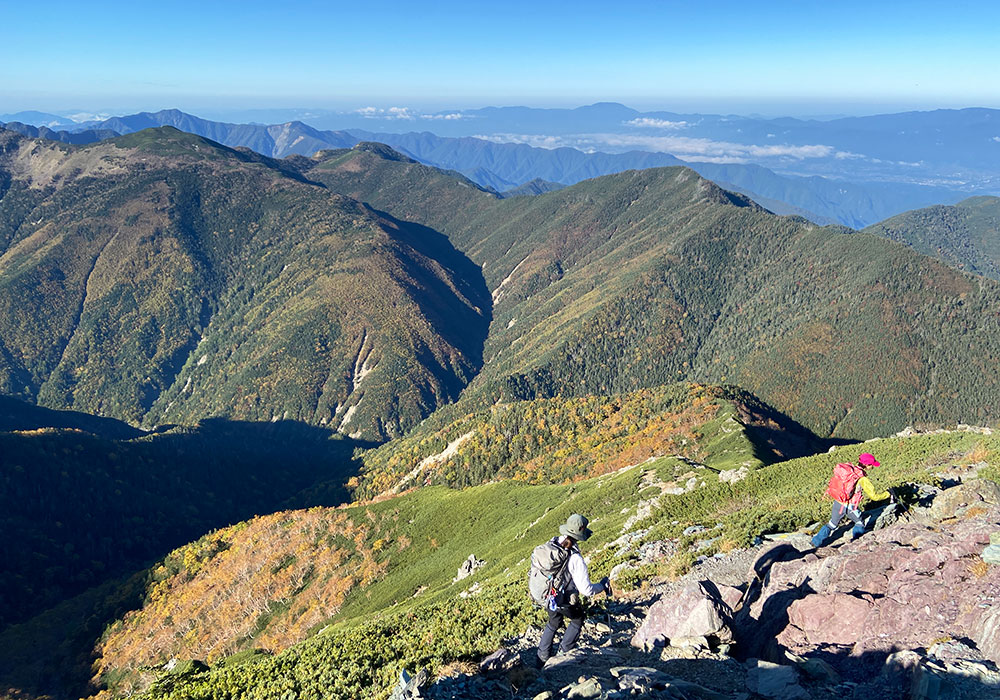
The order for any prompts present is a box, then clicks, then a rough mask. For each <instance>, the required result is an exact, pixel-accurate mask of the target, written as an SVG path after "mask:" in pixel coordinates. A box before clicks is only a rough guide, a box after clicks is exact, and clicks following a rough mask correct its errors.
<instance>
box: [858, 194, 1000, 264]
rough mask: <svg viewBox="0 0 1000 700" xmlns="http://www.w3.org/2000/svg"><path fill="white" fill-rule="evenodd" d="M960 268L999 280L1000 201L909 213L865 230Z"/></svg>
mask: <svg viewBox="0 0 1000 700" xmlns="http://www.w3.org/2000/svg"><path fill="white" fill-rule="evenodd" d="M865 231H866V232H868V233H873V234H876V235H879V236H885V237H886V238H890V239H892V240H894V241H899V242H900V243H904V244H905V245H908V246H910V247H912V248H913V249H914V250H916V251H918V252H920V253H923V254H924V255H930V256H932V257H936V258H938V259H940V260H941V261H943V262H945V263H947V264H949V265H951V266H953V267H957V268H959V269H960V270H967V271H969V272H975V273H977V274H980V275H984V276H986V277H989V278H991V279H995V280H1000V198H998V197H970V198H968V199H965V200H962V201H961V202H959V203H958V204H956V205H954V206H944V205H939V206H934V207H928V208H926V209H917V210H915V211H908V212H905V213H903V214H899V215H898V216H894V217H892V218H891V219H886V220H885V221H881V222H879V223H877V224H874V225H872V226H869V227H868V228H866V229H865Z"/></svg>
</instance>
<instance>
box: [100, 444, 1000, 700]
mask: <svg viewBox="0 0 1000 700" xmlns="http://www.w3.org/2000/svg"><path fill="white" fill-rule="evenodd" d="M998 448H1000V441H998V440H997V439H996V438H992V437H984V436H981V435H973V434H966V433H953V434H942V435H928V436H919V437H913V438H908V439H895V438H891V439H886V440H880V441H877V442H874V443H871V444H869V445H866V448H865V449H868V450H872V451H873V452H875V453H876V454H877V455H878V457H879V459H880V460H882V463H883V465H885V466H884V467H883V468H882V469H880V470H879V471H878V472H877V473H873V475H872V476H873V478H874V479H875V481H876V483H878V484H879V485H892V484H896V483H899V482H901V481H904V480H911V479H928V478H932V477H931V472H933V470H934V468H935V467H936V466H937V465H939V464H946V463H954V462H972V461H983V460H985V461H988V462H989V463H990V464H991V465H994V472H995V466H996V464H997V463H998V454H997V449H998ZM857 451H858V448H857V447H844V448H839V449H838V450H837V451H835V452H834V453H832V454H823V455H817V456H814V457H807V458H802V459H798V460H793V461H790V462H786V463H781V464H778V465H773V466H769V467H765V468H763V469H760V470H758V471H756V472H754V473H752V474H751V475H750V476H749V477H748V478H747V479H745V480H743V481H741V482H738V483H736V484H725V483H721V482H717V481H713V480H711V479H709V480H706V481H705V486H703V487H702V488H698V489H695V490H694V491H691V492H689V493H686V494H682V495H678V496H670V495H664V496H661V498H660V500H661V507H660V508H658V509H656V510H654V513H653V515H652V516H650V518H648V519H647V520H646V521H642V522H638V523H636V524H634V526H633V527H634V528H636V529H638V528H644V527H650V526H652V530H651V531H650V532H649V533H648V534H647V535H645V537H644V539H647V540H648V539H655V538H658V537H664V536H673V537H676V536H678V535H679V534H680V531H681V530H682V529H683V528H684V527H686V526H687V525H690V524H694V523H697V524H703V525H706V526H708V527H709V528H716V527H717V529H716V531H715V532H713V533H712V536H719V537H720V540H719V543H718V544H716V545H715V548H713V549H710V550H706V551H707V553H709V554H711V553H712V552H713V551H716V549H717V548H719V547H721V548H723V549H725V548H726V547H733V546H742V545H745V544H746V543H748V542H749V541H750V540H752V539H753V538H754V537H755V536H756V535H758V534H761V533H765V532H772V531H785V530H787V529H789V528H795V527H799V526H804V525H806V524H807V523H809V522H813V521H816V520H819V519H820V518H822V517H823V516H824V513H825V511H826V508H827V502H826V501H825V499H824V497H823V496H822V492H823V489H824V487H825V484H826V480H827V479H828V477H829V473H830V469H831V467H832V465H833V464H834V463H835V462H836V461H838V460H843V459H849V458H851V457H852V456H853V455H856V452H857ZM669 470H672V466H671V465H670V464H669V461H668V460H663V461H661V462H652V463H647V464H644V465H641V466H638V467H634V468H631V469H628V470H625V471H623V472H620V473H617V474H612V475H605V476H602V477H596V478H593V479H589V480H585V481H582V482H579V483H576V484H572V485H565V486H558V485H556V486H553V485H547V486H546V485H539V486H531V485H525V484H520V483H516V482H500V483H493V484H486V485H483V486H478V487H473V488H470V489H465V490H462V491H451V490H448V489H444V488H441V487H431V488H426V489H420V490H417V491H415V492H411V493H408V494H405V495H403V496H399V497H397V498H393V499H389V500H385V501H382V502H380V503H373V504H367V505H359V506H354V507H351V508H347V509H345V510H342V511H337V512H338V513H342V514H344V515H346V516H347V517H348V518H351V519H352V520H354V521H355V522H361V523H368V526H369V528H370V529H369V532H368V534H367V537H366V540H365V542H366V545H367V546H369V547H374V546H375V542H382V543H383V544H380V545H378V546H377V549H378V552H380V553H381V552H384V553H385V554H384V555H383V554H377V555H376V558H378V559H382V558H383V557H384V562H385V570H384V573H383V575H382V576H381V577H380V578H378V579H377V580H376V581H375V582H373V583H372V584H371V585H370V586H367V587H359V588H358V589H356V590H355V591H353V592H352V593H351V594H350V595H349V596H348V598H347V599H346V601H345V602H344V603H343V605H342V607H341V608H340V611H339V614H338V615H337V616H336V617H334V619H333V620H332V622H333V624H332V626H320V627H318V628H317V629H318V634H316V636H314V637H312V638H310V639H308V640H306V641H304V642H302V643H300V644H297V645H295V646H293V647H291V648H290V649H288V650H287V651H284V652H282V653H280V654H279V655H277V656H275V657H274V658H268V657H263V658H261V657H258V658H257V659H256V660H251V661H248V662H246V663H243V664H239V665H227V664H226V663H225V662H222V661H220V662H219V663H218V664H217V666H216V667H215V668H214V669H213V670H212V671H210V672H208V673H204V674H200V675H196V676H194V677H192V678H189V679H183V678H176V677H173V678H169V679H167V680H166V681H165V682H162V683H160V684H159V685H157V686H156V688H155V690H154V692H152V694H151V697H156V698H159V697H171V698H181V697H184V698H235V697H241V696H244V695H246V694H248V693H250V692H251V689H252V693H253V695H254V697H259V698H262V699H263V698H279V697H282V693H284V692H287V691H292V692H295V693H297V694H298V696H299V697H303V698H313V697H317V698H318V697H335V698H341V697H343V698H347V697H385V696H386V694H387V689H388V687H389V684H390V683H391V682H392V681H393V679H394V678H395V677H396V676H397V674H398V671H399V669H400V668H408V669H410V670H411V671H412V670H413V669H414V668H415V667H419V666H429V667H430V668H431V669H432V670H433V669H435V668H437V667H439V666H440V665H442V664H444V663H447V662H449V661H453V660H457V659H467V658H470V657H471V658H475V657H476V656H477V655H482V654H485V653H488V652H490V651H492V650H493V649H495V648H496V646H497V645H498V643H499V641H500V640H501V639H503V638H505V637H509V636H514V635H517V634H519V633H520V632H521V631H522V630H523V627H524V625H525V624H526V623H527V622H532V621H533V622H535V623H537V622H538V619H539V613H536V612H533V611H532V610H531V608H530V606H529V605H528V603H527V601H526V599H525V597H524V591H523V586H524V582H523V578H524V573H525V570H526V566H527V556H528V554H529V553H530V549H531V547H532V546H533V545H534V544H536V543H537V542H539V541H542V540H544V539H545V538H546V537H547V536H549V535H550V534H551V533H553V532H555V530H556V529H557V526H558V525H559V523H560V522H562V521H563V519H564V518H565V517H566V516H567V515H568V514H569V513H571V512H574V511H577V512H584V513H587V514H589V515H590V516H591V517H592V522H593V525H594V531H595V535H594V537H593V538H592V539H591V540H590V541H588V543H587V547H586V549H587V551H588V552H591V553H593V555H594V556H593V559H592V563H591V568H592V572H593V575H594V576H595V577H596V576H600V575H603V574H605V573H607V572H608V571H609V570H610V568H611V567H612V566H613V565H614V564H616V563H618V562H619V561H621V560H622V557H616V556H615V555H614V552H613V550H612V549H604V548H603V545H604V544H606V543H608V542H610V541H611V540H613V539H615V538H616V537H617V536H618V535H619V534H620V533H621V528H622V525H623V524H624V521H625V519H626V518H628V516H629V515H630V514H631V513H632V512H634V508H635V506H636V505H637V504H638V502H639V501H640V499H642V498H643V497H649V496H650V495H651V494H649V493H647V492H648V491H649V489H643V488H642V484H643V483H645V482H644V481H643V479H642V477H643V474H644V473H646V472H649V473H655V472H657V471H669ZM654 490H656V491H658V490H657V489H654ZM288 517H289V518H291V519H294V518H296V517H301V516H296V515H295V514H290V515H289V516H288ZM675 520H676V521H677V522H676V523H675V522H674V521H675ZM401 541H405V542H406V543H407V545H406V546H405V547H403V548H399V547H398V546H396V545H397V543H399V542H401ZM690 541H691V538H688V539H682V543H689V542H690ZM468 554H476V556H478V557H480V558H483V559H486V560H487V562H488V563H487V565H486V567H484V568H483V569H482V570H481V571H480V572H479V573H477V574H476V575H475V577H474V578H473V579H467V580H465V581H462V582H459V583H452V582H451V577H452V576H453V574H454V570H455V569H456V568H457V565H458V564H459V563H460V562H461V561H462V560H463V559H464V558H465V557H466V556H468ZM679 558H680V559H681V560H682V561H680V562H677V561H675V562H673V563H672V564H670V565H667V566H666V567H664V568H665V569H673V570H674V571H677V570H679V569H678V567H683V566H684V565H689V564H690V561H691V559H692V558H693V557H691V555H690V554H688V553H686V552H684V553H682V554H681V555H679ZM203 566H204V567H205V569H204V570H207V569H208V568H209V567H211V566H212V562H211V560H208V561H206V562H205V563H204V564H203ZM647 573H648V574H652V573H654V572H647ZM472 582H476V583H479V584H480V585H482V587H483V591H482V592H480V593H478V594H475V595H473V596H471V597H468V598H464V599H463V598H460V597H456V594H457V593H458V592H459V591H462V590H465V589H467V588H469V586H470V585H471V583H472ZM181 585H183V583H181ZM417 591H419V594H418V595H414V594H415V593H416V592H417ZM181 592H182V591H181V590H180V589H179V590H178V591H177V593H181ZM126 624H128V623H126ZM168 655H169V654H161V656H160V658H165V657H166V656H168ZM112 663H113V661H112Z"/></svg>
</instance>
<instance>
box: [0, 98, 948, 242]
mask: <svg viewBox="0 0 1000 700" xmlns="http://www.w3.org/2000/svg"><path fill="white" fill-rule="evenodd" d="M553 118H554V117H553ZM84 126H86V127H87V128H88V132H87V135H86V136H84V135H83V134H79V135H78V134H76V133H69V132H67V133H63V132H57V133H50V132H46V133H45V134H42V133H40V132H38V131H37V130H33V129H31V128H29V127H25V126H24V125H18V124H9V125H8V128H12V129H14V130H16V131H19V132H20V133H22V134H24V135H27V136H32V137H37V136H43V137H45V138H53V139H56V140H61V141H65V142H70V143H86V142H90V141H92V140H97V139H101V138H107V137H108V136H110V135H111V133H112V132H113V133H121V134H125V133H133V132H135V131H138V130H141V129H146V128H150V127H156V126H173V127H175V128H177V129H180V130H182V131H186V132H189V133H194V134H197V135H199V136H205V137H206V138H210V139H212V140H214V141H218V142H219V143H222V144H224V145H227V146H231V147H238V146H244V147H247V148H250V149H252V150H254V151H256V152H258V153H261V154H264V155H267V156H271V157H275V158H283V157H285V156H288V155H293V154H298V155H306V156H308V155H312V154H313V153H315V152H317V151H319V150H322V149H326V148H349V147H351V146H353V145H355V144H356V143H358V142H360V141H379V142H382V143H387V144H389V145H391V146H393V147H394V148H396V149H398V150H400V151H402V152H404V153H407V154H409V155H411V156H412V157H414V158H416V159H418V160H420V161H421V162H424V163H427V164H429V165H434V166H435V167H440V168H445V169H449V170H455V171H457V172H460V173H462V174H463V175H465V176H466V177H468V178H469V179H471V180H473V181H474V182H477V183H478V184H480V185H482V186H484V187H490V188H492V189H495V190H497V191H501V192H502V191H505V190H511V189H514V188H516V187H519V186H521V185H523V184H525V183H527V182H529V181H531V180H535V179H542V180H546V181H548V182H552V183H559V184H564V185H569V184H575V183H576V182H579V181H581V180H584V179H588V178H592V177H598V176H600V175H606V174H610V173H615V172H622V171H625V170H634V169H643V168H650V167H663V166H669V165H682V164H685V165H689V166H690V167H692V168H693V169H695V170H696V171H697V172H698V173H699V174H701V175H702V176H703V177H706V178H708V179H710V180H712V181H714V182H716V183H718V184H720V185H721V186H723V187H727V188H730V189H734V190H736V191H739V192H741V193H743V194H746V195H747V196H749V197H751V198H752V199H754V200H755V201H757V202H758V203H760V204H761V205H762V206H765V207H767V208H769V209H771V210H772V211H774V212H775V213H778V214H795V215H801V216H805V217H806V218H809V219H810V220H812V221H814V222H816V223H822V224H826V223H831V222H838V223H841V224H844V225H846V226H851V227H852V228H861V227H863V226H867V225H869V224H872V223H875V222H877V221H880V220H882V219H885V218H887V217H889V216H892V215H894V214H898V213H900V212H903V211H906V210H909V209H914V208H918V207H924V206H928V205H931V204H952V203H954V202H957V201H959V200H961V199H962V198H963V197H964V196H966V195H964V194H963V193H962V192H961V191H958V190H955V189H948V188H944V187H938V186H928V185H922V184H913V183H909V182H864V183H858V182H851V181H843V180H831V179H827V178H821V177H796V176H787V175H778V174H776V173H775V172H773V171H772V170H770V169H768V168H765V167H762V166H759V165H753V164H742V163H729V164H719V163H704V162H691V163H685V162H684V161H681V160H679V159H677V158H676V157H674V156H672V155H669V154H667V153H659V152H651V151H648V150H632V151H628V152H624V153H602V152H590V153H585V152H583V151H581V150H578V149H575V148H568V147H563V148H554V149H549V148H538V147H533V146H529V145H525V144H516V143H498V142H495V141H491V140H485V139H482V138H468V137H464V138H446V137H441V136H436V135H434V134H432V133H429V132H422V133H415V132H409V133H403V134H398V133H392V132H370V131H364V130H360V129H354V130H351V131H319V130H317V129H314V128H313V127H311V126H308V125H307V124H305V123H302V122H288V123H285V124H280V125H271V126H262V125H254V124H228V123H223V122H213V121H209V120H206V119H201V118H198V117H195V116H192V115H189V114H185V113H184V112H181V111H179V110H162V111H160V112H155V113H150V112H143V113H140V114H134V115H129V116H125V117H114V118H112V119H108V120H105V121H102V122H89V123H87V124H86V125H78V127H77V128H83V127H84Z"/></svg>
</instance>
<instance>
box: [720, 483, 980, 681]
mask: <svg viewBox="0 0 1000 700" xmlns="http://www.w3.org/2000/svg"><path fill="white" fill-rule="evenodd" d="M969 491H972V489H969ZM981 491H985V492H988V493H992V491H991V490H990V489H976V493H979V492H981ZM979 503H980V507H979V509H978V510H977V511H973V510H969V509H967V510H966V511H962V514H961V515H959V516H957V517H952V518H950V519H947V520H944V521H941V522H937V521H934V520H923V521H921V520H918V519H914V520H911V521H900V522H898V523H895V524H893V525H891V526H889V527H886V528H884V529H883V530H879V531H877V532H873V533H868V534H866V535H865V536H864V537H862V538H860V539H859V540H857V541H855V542H852V543H850V544H845V545H843V546H840V547H837V548H830V549H825V550H820V552H818V556H817V554H796V553H794V552H791V553H790V552H788V551H784V552H781V553H780V554H779V553H777V551H776V550H775V549H773V548H772V549H771V550H768V551H767V552H764V553H763V554H762V555H761V557H760V558H759V560H758V562H756V563H755V567H756V568H755V569H754V571H755V572H756V573H757V574H758V575H759V576H760V579H759V583H758V586H760V589H761V590H760V594H759V596H758V597H756V598H755V599H754V600H753V603H752V604H751V605H749V606H748V607H747V608H746V609H744V610H743V611H741V614H740V615H738V616H737V620H736V621H735V623H734V625H735V628H736V629H737V630H738V636H737V643H738V645H739V646H740V647H741V648H743V649H747V650H759V651H765V647H766V644H767V643H768V640H770V641H771V642H772V643H773V641H774V640H775V639H776V640H777V643H778V644H780V645H781V646H783V647H785V648H786V649H789V650H791V651H794V652H795V653H796V654H799V655H802V656H809V655H810V654H814V653H815V652H817V651H821V650H825V651H829V649H830V647H842V648H843V649H844V650H845V651H850V652H851V655H850V657H844V659H845V661H844V663H850V662H849V661H847V660H846V659H851V658H853V659H858V658H860V657H861V656H862V655H864V654H865V652H877V653H886V654H887V653H891V652H893V651H896V650H900V649H919V648H927V647H929V646H930V645H931V644H932V643H933V642H935V641H937V640H940V639H941V638H947V637H952V638H966V637H967V638H969V639H970V640H972V642H974V643H975V646H976V648H978V649H979V651H980V652H981V653H982V654H983V655H984V656H985V657H986V658H988V659H990V660H992V661H994V662H996V663H1000V566H990V567H985V566H984V565H983V563H982V559H981V557H980V553H981V552H982V548H983V546H985V544H986V543H987V542H988V541H989V533H990V532H991V531H995V530H997V529H998V528H997V525H996V523H997V522H998V520H1000V508H997V507H995V506H993V505H991V504H990V503H989V502H987V501H985V500H984V501H980V502H979ZM772 651H773V650H772ZM869 658H870V657H869Z"/></svg>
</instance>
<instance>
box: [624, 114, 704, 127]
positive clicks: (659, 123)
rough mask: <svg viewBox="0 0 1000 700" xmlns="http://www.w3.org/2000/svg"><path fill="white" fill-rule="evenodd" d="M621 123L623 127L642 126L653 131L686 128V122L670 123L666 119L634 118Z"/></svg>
mask: <svg viewBox="0 0 1000 700" xmlns="http://www.w3.org/2000/svg"><path fill="white" fill-rule="evenodd" d="M623 123H624V124H625V126H642V127H650V128H653V129H684V128H686V127H687V126H688V123H687V122H672V121H670V120H668V119H653V118H652V117H636V118H635V119H630V120H628V121H627V122H623Z"/></svg>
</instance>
